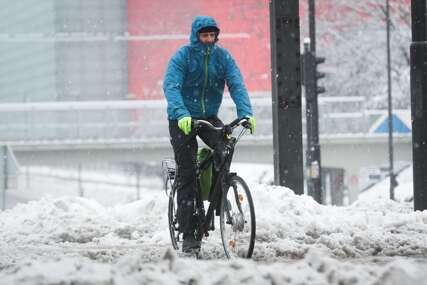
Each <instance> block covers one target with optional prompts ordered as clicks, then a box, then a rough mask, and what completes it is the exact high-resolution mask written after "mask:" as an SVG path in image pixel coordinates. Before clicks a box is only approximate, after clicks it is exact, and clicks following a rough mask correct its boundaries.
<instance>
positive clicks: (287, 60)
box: [270, 0, 304, 194]
mask: <svg viewBox="0 0 427 285" xmlns="http://www.w3.org/2000/svg"><path fill="white" fill-rule="evenodd" d="M298 2H299V1H295V0H271V1H270V39H271V80H272V87H271V89H272V108H273V110H272V112H273V147H274V183H275V184H276V185H281V186H286V187H288V188H290V189H292V190H293V191H294V192H295V193H296V194H304V176H303V169H304V165H303V148H302V111H301V64H300V61H301V59H300V26H299V5H298V4H299V3H298Z"/></svg>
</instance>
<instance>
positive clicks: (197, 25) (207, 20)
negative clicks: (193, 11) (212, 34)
mask: <svg viewBox="0 0 427 285" xmlns="http://www.w3.org/2000/svg"><path fill="white" fill-rule="evenodd" d="M206 27H216V28H217V29H218V31H219V28H218V25H217V24H216V22H215V19H214V18H212V17H210V16H197V17H196V18H194V20H193V23H192V24H191V35H190V43H191V44H192V45H194V44H198V43H200V42H199V37H198V36H197V32H198V31H200V29H202V28H206Z"/></svg>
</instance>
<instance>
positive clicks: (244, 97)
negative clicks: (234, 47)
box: [224, 50, 252, 118]
mask: <svg viewBox="0 0 427 285" xmlns="http://www.w3.org/2000/svg"><path fill="white" fill-rule="evenodd" d="M224 51H225V81H226V83H227V86H228V90H229V91H230V95H231V98H232V99H233V101H234V104H236V109H237V117H239V118H243V117H246V116H252V106H251V102H250V100H249V96H248V91H247V90H246V87H245V84H244V82H243V77H242V74H241V73H240V69H239V67H238V66H237V64H236V61H235V60H234V58H233V57H232V56H231V54H230V53H229V52H228V51H227V50H224Z"/></svg>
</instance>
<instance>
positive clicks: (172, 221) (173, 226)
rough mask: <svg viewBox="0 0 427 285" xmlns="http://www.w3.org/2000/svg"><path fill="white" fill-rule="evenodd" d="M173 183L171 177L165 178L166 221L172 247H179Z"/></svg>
mask: <svg viewBox="0 0 427 285" xmlns="http://www.w3.org/2000/svg"><path fill="white" fill-rule="evenodd" d="M172 185H173V183H172V180H171V179H169V178H168V179H167V180H166V181H165V187H166V189H165V190H166V191H167V193H169V204H168V221H169V233H170V237H171V242H172V246H173V248H174V249H179V246H178V242H179V230H178V222H177V218H176V210H177V198H176V196H177V195H176V191H175V189H174V188H173V187H172Z"/></svg>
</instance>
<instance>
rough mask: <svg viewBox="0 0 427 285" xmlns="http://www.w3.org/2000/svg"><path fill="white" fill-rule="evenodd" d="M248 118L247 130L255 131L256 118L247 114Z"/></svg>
mask: <svg viewBox="0 0 427 285" xmlns="http://www.w3.org/2000/svg"><path fill="white" fill-rule="evenodd" d="M246 118H248V122H249V125H250V126H249V130H250V131H251V134H253V133H255V128H256V120H255V118H254V117H252V116H248V117H246Z"/></svg>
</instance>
